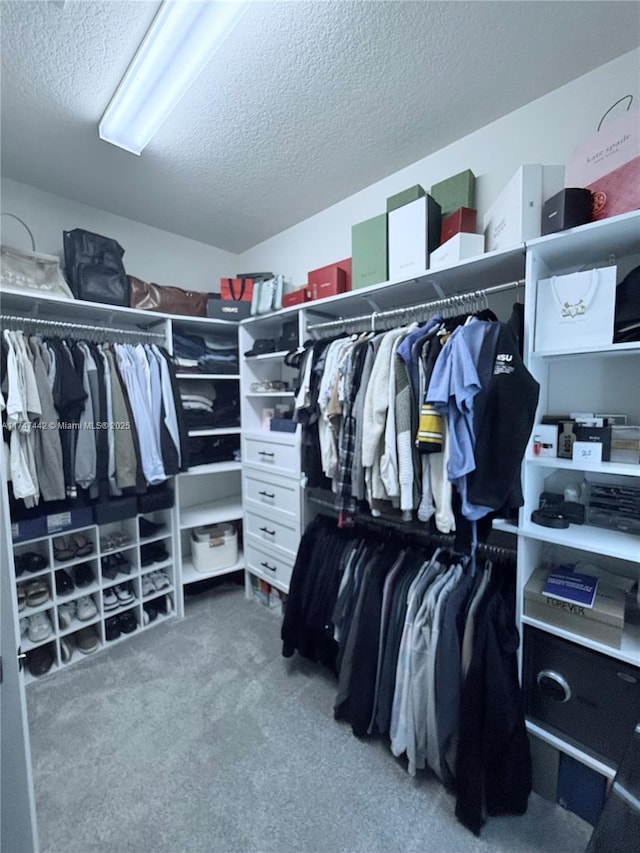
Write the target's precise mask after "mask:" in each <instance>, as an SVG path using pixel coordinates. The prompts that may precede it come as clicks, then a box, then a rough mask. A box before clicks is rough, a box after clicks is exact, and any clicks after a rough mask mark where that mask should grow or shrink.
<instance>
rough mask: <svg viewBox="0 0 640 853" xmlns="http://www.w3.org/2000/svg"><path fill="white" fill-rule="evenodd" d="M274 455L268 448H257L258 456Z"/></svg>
mask: <svg viewBox="0 0 640 853" xmlns="http://www.w3.org/2000/svg"><path fill="white" fill-rule="evenodd" d="M275 455H276V454H275V453H272V452H271V451H269V450H259V451H258V456H269V457H274V456H275Z"/></svg>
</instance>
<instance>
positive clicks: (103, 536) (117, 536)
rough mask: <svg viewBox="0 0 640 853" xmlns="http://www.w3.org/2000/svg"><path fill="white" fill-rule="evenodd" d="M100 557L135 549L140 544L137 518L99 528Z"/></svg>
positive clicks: (103, 525)
mask: <svg viewBox="0 0 640 853" xmlns="http://www.w3.org/2000/svg"><path fill="white" fill-rule="evenodd" d="M98 535H99V540H100V556H105V555H107V554H115V553H116V552H121V553H122V552H124V551H129V550H130V549H135V547H136V545H137V543H138V524H137V520H136V519H135V518H125V519H123V520H122V521H114V522H111V523H110V524H102V525H100V527H99V528H98Z"/></svg>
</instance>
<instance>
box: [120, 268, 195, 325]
mask: <svg viewBox="0 0 640 853" xmlns="http://www.w3.org/2000/svg"><path fill="white" fill-rule="evenodd" d="M208 298H209V294H208V293H200V292H199V291H197V290H182V288H180V287H168V286H163V285H160V284H153V282H151V283H149V282H147V281H142V279H140V278H136V277H135V276H133V275H130V276H129V305H130V307H131V308H141V309H143V310H144V311H161V312H162V313H163V314H186V315H187V316H190V317H206V316H207V300H208Z"/></svg>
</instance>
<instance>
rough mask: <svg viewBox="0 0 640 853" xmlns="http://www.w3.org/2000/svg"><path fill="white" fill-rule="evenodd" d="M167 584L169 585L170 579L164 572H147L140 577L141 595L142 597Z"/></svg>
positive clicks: (163, 587) (157, 590)
mask: <svg viewBox="0 0 640 853" xmlns="http://www.w3.org/2000/svg"><path fill="white" fill-rule="evenodd" d="M168 586H171V580H170V578H169V575H168V574H167V573H166V572H163V571H157V572H149V574H148V575H144V576H143V578H142V596H143V598H144V597H146V596H147V595H151V594H152V593H154V592H159V591H160V590H161V589H165V588H166V587H168Z"/></svg>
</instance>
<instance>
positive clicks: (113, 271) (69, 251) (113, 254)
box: [62, 228, 129, 307]
mask: <svg viewBox="0 0 640 853" xmlns="http://www.w3.org/2000/svg"><path fill="white" fill-rule="evenodd" d="M62 237H63V244H64V263H65V272H66V274H67V281H68V282H69V286H70V287H71V290H72V291H73V293H74V296H75V297H76V298H77V299H84V300H86V301H88V302H103V303H105V304H107V305H122V306H125V307H126V306H127V305H128V304H129V281H128V278H127V274H126V272H125V269H124V264H123V262H122V256H123V255H124V249H123V248H122V246H121V245H120V244H119V243H118V241H117V240H114V239H112V238H111V237H104V236H103V235H102V234H93V233H92V232H91V231H85V230H84V229H82V228H74V229H73V230H72V231H63V234H62Z"/></svg>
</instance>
